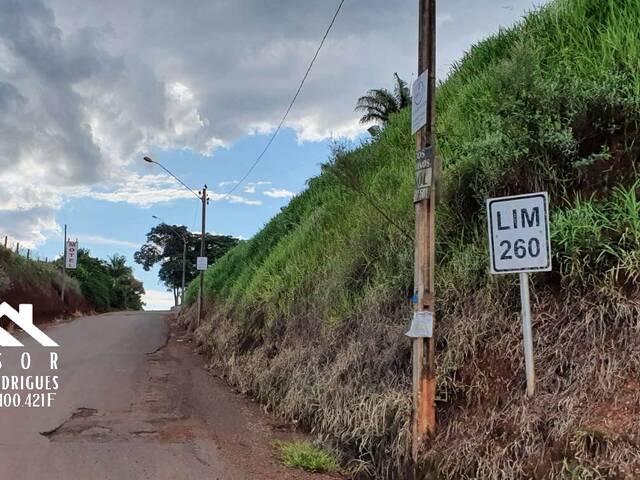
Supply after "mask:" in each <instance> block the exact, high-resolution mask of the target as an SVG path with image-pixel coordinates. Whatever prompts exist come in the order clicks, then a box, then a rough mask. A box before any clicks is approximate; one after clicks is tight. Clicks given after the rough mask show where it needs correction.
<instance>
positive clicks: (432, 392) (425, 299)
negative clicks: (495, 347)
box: [412, 0, 438, 461]
mask: <svg viewBox="0 0 640 480" xmlns="http://www.w3.org/2000/svg"><path fill="white" fill-rule="evenodd" d="M418 15H419V19H418V75H420V74H422V73H423V72H424V71H425V70H427V71H428V73H427V75H428V82H427V123H426V125H425V126H424V127H422V128H420V129H419V130H418V132H417V135H416V153H417V159H420V160H421V162H424V161H425V160H426V161H427V162H429V164H430V165H429V167H428V168H431V173H430V175H429V176H430V178H431V185H430V188H428V194H426V195H416V196H414V206H415V210H416V234H415V266H414V277H413V278H414V285H415V286H414V289H415V313H416V314H422V315H424V314H427V315H428V314H430V315H431V318H432V322H433V331H435V301H434V266H435V217H436V209H435V207H436V189H435V187H436V179H435V177H436V175H437V172H438V165H437V162H436V156H435V130H434V121H435V113H436V104H435V93H436V76H435V73H436V72H435V66H436V41H435V39H436V21H435V20H436V0H419V11H418ZM423 166H424V164H423V165H421V166H418V165H416V168H417V169H418V168H422V167H423ZM418 187H419V185H416V189H417V188H418ZM412 363H413V418H412V455H413V459H414V461H415V460H417V458H418V454H419V453H420V448H421V446H422V444H423V442H424V440H425V438H426V437H427V436H429V435H431V434H433V433H434V432H435V428H436V409H435V399H436V370H435V342H434V339H433V334H432V335H431V337H429V338H414V339H413V355H412Z"/></svg>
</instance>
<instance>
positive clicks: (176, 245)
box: [133, 223, 238, 305]
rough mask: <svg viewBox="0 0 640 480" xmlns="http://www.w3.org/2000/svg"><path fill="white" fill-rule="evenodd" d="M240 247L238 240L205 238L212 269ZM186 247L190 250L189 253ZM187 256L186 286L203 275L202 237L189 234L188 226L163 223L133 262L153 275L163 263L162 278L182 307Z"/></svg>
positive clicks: (176, 302) (151, 235) (148, 234)
mask: <svg viewBox="0 0 640 480" xmlns="http://www.w3.org/2000/svg"><path fill="white" fill-rule="evenodd" d="M237 243H238V239H237V238H234V237H231V236H228V235H211V234H209V233H207V234H206V235H205V241H204V245H205V256H206V257H207V260H208V262H209V265H212V264H213V263H214V262H215V261H216V260H217V259H219V258H220V257H222V256H223V255H224V254H225V253H227V252H228V251H229V249H231V248H232V247H234V246H235V245H236V244H237ZM185 244H186V250H185ZM185 253H186V267H187V268H186V270H185V284H188V283H189V282H191V281H192V280H193V279H194V278H196V277H197V276H198V275H199V273H200V272H199V271H198V270H197V269H196V260H197V258H198V257H199V256H200V235H197V234H194V233H192V232H190V231H189V229H188V228H187V227H185V226H184V225H167V224H166V223H161V224H159V225H156V226H155V227H153V228H152V229H151V230H150V231H149V233H147V241H146V243H144V244H143V245H142V246H141V247H140V250H138V251H137V252H136V253H135V254H134V256H133V258H134V260H135V262H136V263H139V264H140V265H142V268H144V269H145V270H146V271H149V270H150V269H151V268H152V267H153V266H154V265H156V264H158V263H160V264H161V265H160V271H159V272H158V276H159V278H160V281H161V282H162V283H164V284H165V286H166V287H167V289H168V290H171V292H172V293H173V299H174V304H175V305H178V304H179V303H180V299H181V298H182V296H183V294H184V292H183V291H182V270H183V264H182V257H183V254H185Z"/></svg>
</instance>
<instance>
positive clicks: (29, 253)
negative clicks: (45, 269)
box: [0, 235, 56, 263]
mask: <svg viewBox="0 0 640 480" xmlns="http://www.w3.org/2000/svg"><path fill="white" fill-rule="evenodd" d="M0 241H1V242H2V243H1V244H0V245H2V247H4V248H6V249H7V250H9V251H11V252H13V253H15V254H16V255H19V256H21V257H22V258H24V259H25V260H28V261H30V262H38V263H53V262H54V261H55V260H56V259H55V258H49V257H42V256H40V254H39V253H37V252H36V251H34V250H32V249H31V248H29V247H24V246H20V242H19V241H17V240H12V239H11V238H9V236H8V235H4V236H0Z"/></svg>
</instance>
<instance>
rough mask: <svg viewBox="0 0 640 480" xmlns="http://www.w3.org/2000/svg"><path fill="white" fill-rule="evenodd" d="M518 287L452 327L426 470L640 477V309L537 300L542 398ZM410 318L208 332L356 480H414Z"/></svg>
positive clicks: (455, 315) (223, 361)
mask: <svg viewBox="0 0 640 480" xmlns="http://www.w3.org/2000/svg"><path fill="white" fill-rule="evenodd" d="M513 290H514V288H513V286H511V287H510V286H509V285H506V286H505V285H501V284H498V283H496V284H492V285H489V286H488V287H487V288H486V290H485V291H482V292H478V293H477V294H476V295H473V296H468V297H467V298H466V299H465V300H464V301H462V302H459V303H458V304H457V305H456V306H455V308H454V309H453V310H452V311H451V312H450V313H448V314H446V315H445V316H444V317H443V319H442V320H441V322H440V324H439V325H440V334H439V337H438V348H439V351H438V358H437V362H438V369H439V375H438V385H439V389H438V390H439V398H438V410H439V413H438V414H439V431H438V434H437V436H436V437H435V438H434V439H433V441H432V442H431V443H430V445H428V446H427V448H426V451H425V454H424V457H423V461H422V463H423V466H424V467H425V470H431V471H434V470H435V471H437V472H439V474H440V475H441V477H442V478H455V479H515V478H585V479H586V478H615V479H617V478H620V479H623V478H624V479H626V478H629V479H631V478H635V476H637V475H640V446H639V445H640V443H639V441H640V438H639V436H640V390H639V389H638V383H639V382H638V379H640V339H639V337H638V333H640V322H639V320H638V319H640V304H639V303H638V302H637V300H634V299H633V298H629V297H613V298H612V297H611V296H610V295H609V292H606V293H603V292H591V293H590V294H589V295H583V294H579V295H578V294H576V295H574V296H566V295H562V294H559V293H558V292H553V291H550V290H549V289H545V290H544V291H543V292H540V293H539V294H538V295H535V296H534V305H533V308H534V312H538V314H537V315H536V316H535V321H534V336H535V343H534V350H535V362H536V373H537V388H538V390H537V394H536V396H535V398H533V399H532V400H527V399H526V398H525V397H524V395H523V393H524V387H525V381H524V368H523V366H522V362H523V357H522V347H521V333H520V323H519V319H518V315H517V311H518V310H517V304H516V303H514V298H515V292H514V291H513ZM636 298H638V297H636ZM189 318H190V316H189V313H188V311H187V312H186V314H185V315H184V316H183V317H182V319H183V321H184V322H185V323H186V324H188V319H189ZM406 318H408V311H407V310H405V309H404V308H403V309H400V310H399V311H397V312H395V314H394V315H393V317H392V321H390V319H389V318H382V317H380V316H379V315H378V316H376V315H375V314H368V315H363V317H362V318H360V319H358V320H357V321H354V322H353V323H350V324H349V325H345V326H344V327H343V329H342V331H336V330H334V329H330V328H324V327H323V326H322V325H321V324H318V323H317V322H314V321H313V319H310V318H306V319H299V320H300V321H299V323H297V324H290V326H288V327H287V328H286V329H285V331H284V332H282V336H281V337H279V338H271V339H269V338H261V339H260V341H259V343H258V344H257V345H252V346H251V348H247V346H248V344H247V343H245V342H246V340H247V338H248V332H247V331H243V330H241V329H240V327H239V324H238V322H232V321H229V320H228V319H225V318H223V317H220V316H217V315H215V314H211V315H210V316H209V317H208V319H209V321H208V322H207V323H206V324H205V325H203V327H202V328H201V329H200V330H198V331H197V332H196V337H197V338H198V339H199V343H200V345H201V346H202V348H205V349H206V350H207V351H208V353H209V354H210V355H211V358H212V362H213V363H214V364H215V366H216V367H217V368H218V369H219V370H220V371H221V372H224V374H225V376H226V379H227V380H228V381H229V382H230V383H232V384H233V385H235V386H236V387H238V388H239V389H240V390H242V391H244V392H245V393H248V394H251V395H253V396H255V397H257V398H258V399H259V401H260V402H262V403H263V404H264V405H265V406H266V407H267V408H268V409H269V410H271V411H272V412H274V413H276V414H277V415H280V416H281V417H282V418H284V419H285V420H287V421H289V422H292V423H296V424H298V425H300V426H301V427H303V428H306V429H307V430H309V431H312V432H314V433H317V434H321V435H322V436H323V438H324V440H325V441H327V442H329V443H330V444H333V445H335V446H337V447H339V448H340V449H341V450H342V451H344V452H346V454H347V456H349V457H350V458H352V461H351V462H350V463H349V464H348V465H347V468H348V470H349V471H350V472H351V474H352V475H353V476H362V477H363V478H365V477H367V478H402V476H403V475H405V472H406V471H407V470H406V469H407V460H408V455H409V442H408V425H409V419H410V395H409V392H410V389H409V381H410V378H409V371H408V369H407V366H408V365H409V356H410V351H409V342H408V341H407V340H406V338H405V337H404V335H403V331H404V328H405V323H406V322H405V321H404V319H406ZM212 325H216V327H215V328H213V327H212ZM310 332H314V333H313V335H311V334H310Z"/></svg>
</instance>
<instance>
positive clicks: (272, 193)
mask: <svg viewBox="0 0 640 480" xmlns="http://www.w3.org/2000/svg"><path fill="white" fill-rule="evenodd" d="M262 193H264V194H265V195H266V196H267V197H271V198H290V197H293V196H294V195H295V193H293V192H291V191H289V190H285V189H284V188H269V189H267V190H265V191H264V192H262Z"/></svg>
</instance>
